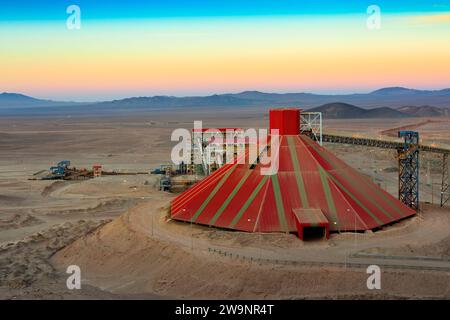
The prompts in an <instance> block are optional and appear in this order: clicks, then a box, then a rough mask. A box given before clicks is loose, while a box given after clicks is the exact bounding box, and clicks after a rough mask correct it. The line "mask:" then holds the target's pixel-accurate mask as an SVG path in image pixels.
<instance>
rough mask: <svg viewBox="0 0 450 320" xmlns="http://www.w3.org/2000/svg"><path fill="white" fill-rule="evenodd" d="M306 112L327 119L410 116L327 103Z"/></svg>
mask: <svg viewBox="0 0 450 320" xmlns="http://www.w3.org/2000/svg"><path fill="white" fill-rule="evenodd" d="M308 111H313V112H322V115H323V117H324V118H328V119H366V118H405V117H409V116H410V115H408V114H405V113H403V112H400V111H397V110H394V109H391V108H388V107H381V108H374V109H363V108H360V107H357V106H354V105H351V104H348V103H342V102H334V103H327V104H324V105H322V106H320V107H316V108H312V109H309V110H308Z"/></svg>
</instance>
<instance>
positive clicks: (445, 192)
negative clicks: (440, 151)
mask: <svg viewBox="0 0 450 320" xmlns="http://www.w3.org/2000/svg"><path fill="white" fill-rule="evenodd" d="M448 167H449V164H448V153H444V155H443V157H442V184H441V207H443V206H445V205H446V204H448V203H450V188H449V181H448V180H449V174H448V171H449V170H448Z"/></svg>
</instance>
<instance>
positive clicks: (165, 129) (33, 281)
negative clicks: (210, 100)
mask: <svg viewBox="0 0 450 320" xmlns="http://www.w3.org/2000/svg"><path fill="white" fill-rule="evenodd" d="M194 120H202V121H203V125H204V126H205V127H242V128H249V127H255V128H265V127H267V122H268V116H267V114H266V112H265V111H261V110H254V109H243V110H240V111H239V112H236V110H235V109H226V108H225V109H220V110H219V109H218V110H216V111H214V112H211V111H210V110H209V112H208V111H205V110H203V109H192V110H188V111H186V110H172V111H153V112H151V111H148V112H142V113H140V114H137V113H136V112H135V113H132V114H111V115H95V116H64V117H62V116H61V117H57V116H52V117H46V116H39V117H33V118H26V117H2V118H0V150H1V152H0V298H2V299H81V298H83V299H86V298H87V299H117V298H121V299H134V298H138V299H141V298H142V299H164V298H201V299H207V298H215V299H221V298H238V299H245V298H255V299H265V298H274V299H279V298H282V299H285V298H286V299H308V298H313V299H314V298H330V299H342V298H349V299H359V298H368V299H409V298H431V299H433V298H445V299H448V298H450V231H449V230H450V209H449V208H448V207H446V208H440V207H439V206H438V202H439V187H440V183H441V181H440V166H441V162H440V158H439V157H437V156H434V155H430V154H425V153H423V154H422V155H421V186H420V192H421V201H422V206H421V210H420V212H419V213H418V214H417V215H416V216H415V217H413V218H410V219H407V220H404V221H402V222H399V223H397V224H394V225H391V226H388V227H385V228H383V229H382V230H379V231H376V232H368V233H342V234H332V236H331V239H330V240H329V241H325V240H319V241H311V242H301V241H299V240H298V239H297V238H296V236H295V235H293V234H288V235H286V234H258V233H256V234H246V233H240V232H228V231H225V230H217V229H209V228H206V227H202V226H197V225H190V224H186V223H180V222H176V221H172V220H170V219H168V218H167V213H168V206H169V202H170V200H171V199H172V198H173V197H174V196H176V194H173V193H167V192H162V191H159V190H158V184H159V180H158V179H159V177H158V176H157V175H151V174H138V175H120V176H103V177H100V178H95V179H91V180H82V181H41V180H29V179H30V178H33V174H34V173H36V172H39V171H41V170H44V169H48V168H49V167H50V166H52V165H54V164H56V163H57V162H58V161H60V160H64V159H68V160H70V161H71V162H72V165H74V166H76V167H86V168H88V167H91V166H92V164H94V163H100V164H102V165H103V167H104V169H105V170H115V171H117V172H123V173H127V172H149V171H150V170H151V169H153V168H155V167H157V166H159V165H160V164H163V163H168V162H169V160H170V151H171V148H172V146H173V145H174V143H175V142H171V141H170V135H171V132H172V131H173V130H174V129H176V128H186V129H191V128H192V126H193V121H194ZM426 120H427V121H426V122H425V123H424V119H423V118H422V119H414V118H407V119H379V120H329V119H325V121H324V129H325V131H326V132H333V133H336V132H345V133H348V134H353V135H363V136H370V137H383V138H384V137H385V138H392V132H395V129H396V128H400V127H407V128H411V129H415V130H418V131H419V132H420V134H421V139H422V140H423V141H426V142H428V143H433V144H436V145H450V119H446V118H439V119H426ZM393 129H394V131H393ZM325 146H326V147H327V148H329V149H330V150H332V151H333V152H334V153H336V154H337V155H338V156H339V157H341V158H342V159H343V160H344V161H346V162H347V163H349V164H350V165H352V166H353V167H355V168H357V169H358V170H360V171H361V172H363V173H364V174H366V175H368V176H370V177H371V178H372V179H373V181H374V182H375V183H377V184H379V185H380V186H381V187H382V188H384V189H385V190H387V191H388V192H390V193H391V194H393V195H394V196H397V190H398V179H397V175H398V171H397V160H396V158H395V156H396V152H395V151H391V150H381V149H377V148H366V147H356V146H349V145H337V144H326V145H325ZM370 264H376V265H379V266H380V267H381V269H382V289H381V290H368V289H367V286H366V280H367V277H368V275H367V273H366V267H367V265H370ZM69 265H78V266H80V268H81V275H82V288H81V290H69V289H67V287H66V279H67V277H68V274H66V268H67V267H68V266H69Z"/></svg>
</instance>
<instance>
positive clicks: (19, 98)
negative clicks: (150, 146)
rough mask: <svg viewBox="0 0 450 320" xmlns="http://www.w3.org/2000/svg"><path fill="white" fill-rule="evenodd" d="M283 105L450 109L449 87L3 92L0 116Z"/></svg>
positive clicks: (333, 113) (421, 111)
mask: <svg viewBox="0 0 450 320" xmlns="http://www.w3.org/2000/svg"><path fill="white" fill-rule="evenodd" d="M281 106H298V107H301V108H303V109H311V108H313V109H311V110H323V112H324V113H325V114H328V117H336V118H345V117H353V118H354V117H364V118H375V117H378V118H379V117H405V116H416V117H418V116H420V117H422V116H424V117H431V116H448V110H446V108H449V110H450V88H448V89H443V90H416V89H408V88H402V87H390V88H382V89H379V90H376V91H373V92H370V93H358V94H344V95H320V94H312V93H264V92H259V91H244V92H241V93H235V94H216V95H210V96H193V97H174V96H153V97H132V98H126V99H121V100H112V101H103V102H92V103H76V102H67V101H62V102H61V101H52V100H41V99H36V98H33V97H29V96H26V95H23V94H18V93H2V94H0V113H2V114H15V113H20V114H26V113H31V114H36V113H44V112H45V113H52V112H53V113H63V114H67V113H77V114H80V113H89V112H105V111H107V110H110V111H122V112H126V111H131V110H153V109H162V110H167V109H171V108H185V107H191V108H194V107H195V108H203V107H209V108H214V107H226V108H239V107H255V108H261V109H267V108H270V107H281ZM317 106H320V107H317ZM68 107H72V108H68ZM74 107H76V108H74ZM372 109H373V110H372Z"/></svg>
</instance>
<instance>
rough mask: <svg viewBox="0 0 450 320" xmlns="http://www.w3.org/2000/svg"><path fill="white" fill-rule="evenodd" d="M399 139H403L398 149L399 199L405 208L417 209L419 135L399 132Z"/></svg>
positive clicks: (412, 132)
mask: <svg viewBox="0 0 450 320" xmlns="http://www.w3.org/2000/svg"><path fill="white" fill-rule="evenodd" d="M398 136H399V137H403V138H404V139H405V143H404V144H403V147H401V148H399V149H398V164H399V177H398V183H399V189H398V190H399V199H400V201H401V202H403V203H404V204H406V205H407V206H409V207H411V208H413V209H415V210H418V209H419V133H418V132H416V131H399V133H398Z"/></svg>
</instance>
